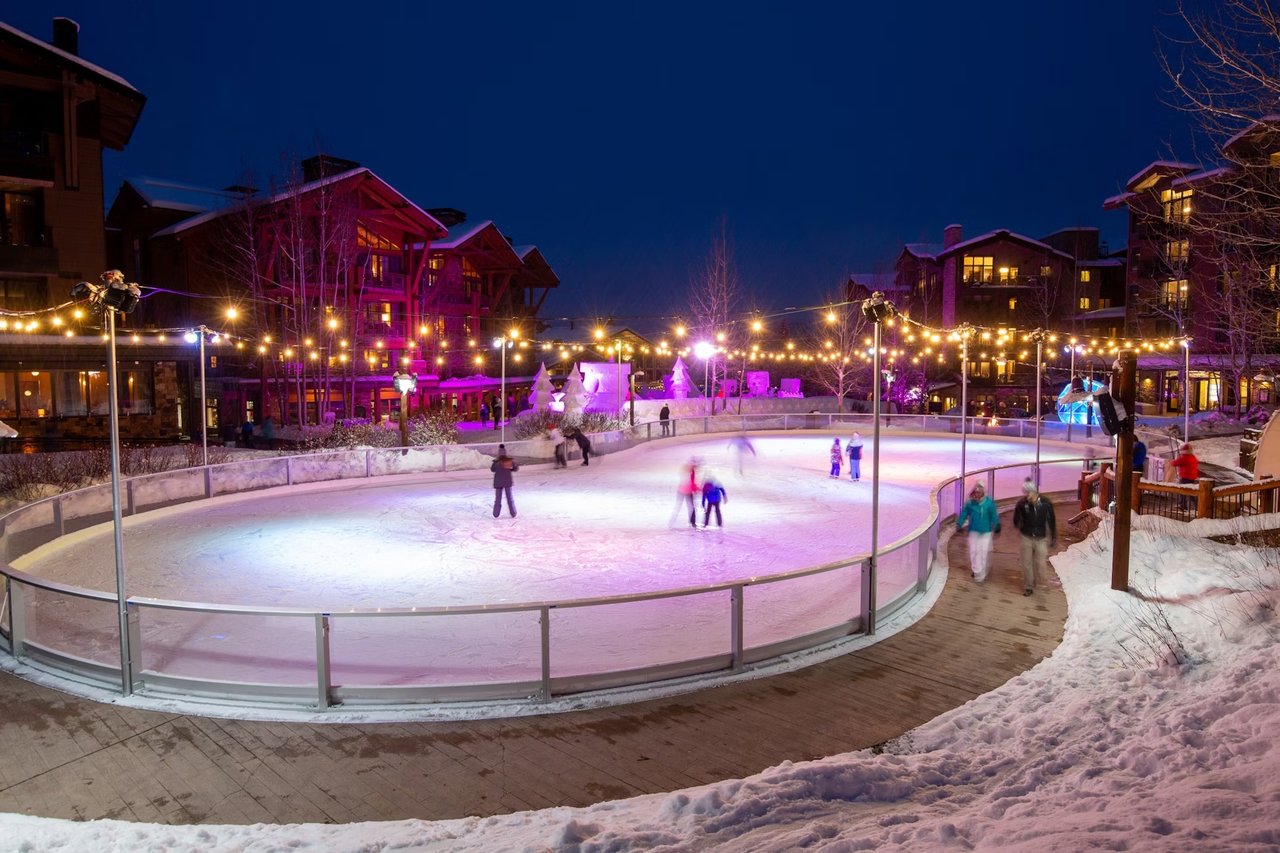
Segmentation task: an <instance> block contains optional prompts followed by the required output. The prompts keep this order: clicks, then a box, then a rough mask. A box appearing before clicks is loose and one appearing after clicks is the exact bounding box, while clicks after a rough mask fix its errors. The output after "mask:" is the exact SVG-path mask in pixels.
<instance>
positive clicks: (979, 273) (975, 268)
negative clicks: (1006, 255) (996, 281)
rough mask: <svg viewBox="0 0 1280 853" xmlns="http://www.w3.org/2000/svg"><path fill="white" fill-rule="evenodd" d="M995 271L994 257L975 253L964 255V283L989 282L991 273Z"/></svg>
mask: <svg viewBox="0 0 1280 853" xmlns="http://www.w3.org/2000/svg"><path fill="white" fill-rule="evenodd" d="M994 271H995V258H992V257H990V256H988V257H978V256H976V255H965V256H964V283H965V284H990V283H991V275H992V273H993V272H994Z"/></svg>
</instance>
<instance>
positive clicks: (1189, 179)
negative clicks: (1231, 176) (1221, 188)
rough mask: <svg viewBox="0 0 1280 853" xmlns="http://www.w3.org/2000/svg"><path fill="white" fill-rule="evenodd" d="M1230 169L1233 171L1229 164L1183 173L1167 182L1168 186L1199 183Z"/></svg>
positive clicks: (1225, 172) (1223, 173)
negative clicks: (1188, 173) (1187, 173)
mask: <svg viewBox="0 0 1280 853" xmlns="http://www.w3.org/2000/svg"><path fill="white" fill-rule="evenodd" d="M1231 171H1233V168H1232V167H1231V166H1219V167H1218V168H1216V169H1208V170H1206V171H1204V172H1196V173H1195V174H1194V175H1183V176H1182V177H1181V178H1174V179H1173V180H1172V181H1170V182H1169V186H1171V187H1185V186H1187V185H1189V184H1195V183H1199V182H1200V181H1207V180H1211V179H1213V178H1216V177H1218V176H1219V175H1225V174H1227V173H1228V172H1231Z"/></svg>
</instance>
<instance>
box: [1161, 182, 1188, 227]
mask: <svg viewBox="0 0 1280 853" xmlns="http://www.w3.org/2000/svg"><path fill="white" fill-rule="evenodd" d="M1160 204H1161V206H1162V207H1163V208H1164V221H1165V222H1178V223H1181V224H1186V223H1188V222H1190V221H1191V190H1163V191H1161V193H1160Z"/></svg>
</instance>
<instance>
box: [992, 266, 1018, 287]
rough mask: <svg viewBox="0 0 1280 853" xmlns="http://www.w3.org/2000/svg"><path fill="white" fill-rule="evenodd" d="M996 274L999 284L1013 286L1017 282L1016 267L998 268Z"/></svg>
mask: <svg viewBox="0 0 1280 853" xmlns="http://www.w3.org/2000/svg"><path fill="white" fill-rule="evenodd" d="M997 272H998V273H999V274H1000V283H1001V284H1013V283H1014V282H1016V281H1017V280H1018V268H1017V267H1000V269H998V270H997Z"/></svg>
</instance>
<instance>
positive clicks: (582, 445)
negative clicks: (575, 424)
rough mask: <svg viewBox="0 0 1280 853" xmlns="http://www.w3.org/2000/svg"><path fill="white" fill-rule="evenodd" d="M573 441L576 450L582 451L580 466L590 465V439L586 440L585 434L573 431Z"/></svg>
mask: <svg viewBox="0 0 1280 853" xmlns="http://www.w3.org/2000/svg"><path fill="white" fill-rule="evenodd" d="M573 440H574V441H575V442H576V443H577V445H578V449H579V450H581V451H582V464H583V465H590V464H591V439H589V438H587V434H586V433H584V432H583V431H582V430H580V429H575V430H574V431H573Z"/></svg>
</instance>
